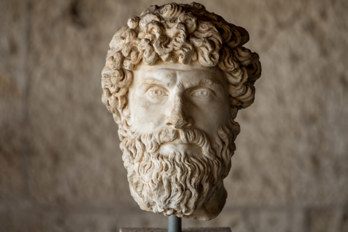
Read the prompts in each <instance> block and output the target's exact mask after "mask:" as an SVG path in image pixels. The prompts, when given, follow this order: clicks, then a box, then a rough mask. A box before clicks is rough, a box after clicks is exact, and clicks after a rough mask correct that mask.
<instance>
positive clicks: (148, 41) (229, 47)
mask: <svg viewBox="0 0 348 232" xmlns="http://www.w3.org/2000/svg"><path fill="white" fill-rule="evenodd" d="M168 5H169V7H168ZM186 7H189V8H190V10H192V9H193V8H194V6H191V5H185V4H167V5H164V7H162V8H156V7H155V8H153V7H152V9H150V10H147V11H145V12H144V13H142V14H141V16H140V17H133V18H131V19H129V20H128V25H127V26H126V27H122V28H121V29H120V30H119V31H117V32H116V33H115V35H114V36H113V39H112V41H111V42H110V49H109V51H108V54H107V58H106V65H105V67H104V69H103V72H102V77H103V78H102V86H103V97H102V100H103V103H104V104H105V105H106V106H107V108H108V110H109V111H110V112H112V113H113V115H114V119H115V121H116V122H117V121H120V120H121V118H122V111H123V110H124V109H125V108H126V106H127V94H128V88H129V87H130V85H131V83H132V79H133V75H134V73H133V70H136V68H137V67H138V66H139V65H141V64H142V63H145V64H148V65H156V64H158V63H162V62H163V63H178V64H184V65H191V64H192V63H195V64H200V65H201V66H203V67H218V68H219V69H220V70H222V71H223V72H224V73H225V76H226V79H227V82H228V92H229V96H230V97H229V98H230V106H231V108H235V109H241V108H245V107H247V106H249V105H250V104H251V103H252V102H253V100H254V92H255V90H254V86H253V84H254V82H255V80H256V79H257V78H259V76H260V74H261V66H260V62H259V58H258V55H257V54H256V53H253V52H251V51H250V50H249V49H247V48H244V47H243V46H242V45H243V44H244V43H246V41H247V40H248V34H247V32H246V31H245V30H244V29H243V28H240V27H237V26H234V25H232V24H229V23H227V22H226V21H224V20H223V19H222V18H221V17H220V18H218V20H216V18H214V17H219V16H216V15H215V14H213V13H210V12H207V11H206V10H205V9H204V8H203V9H202V8H200V9H195V8H194V12H195V13H192V12H188V11H185V8H186ZM164 8H165V9H164ZM197 12H198V13H197ZM168 15H170V17H167V16H168ZM209 17H210V20H211V21H204V20H207V18H209ZM184 19H185V20H186V21H185V20H184ZM214 20H215V21H214ZM174 32H175V33H174Z"/></svg>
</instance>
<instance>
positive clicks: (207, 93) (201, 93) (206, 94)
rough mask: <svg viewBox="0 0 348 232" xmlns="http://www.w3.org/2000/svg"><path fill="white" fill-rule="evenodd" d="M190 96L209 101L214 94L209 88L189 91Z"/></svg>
mask: <svg viewBox="0 0 348 232" xmlns="http://www.w3.org/2000/svg"><path fill="white" fill-rule="evenodd" d="M190 96H191V97H196V98H201V99H210V98H211V97H213V96H214V92H213V91H212V90H211V89H209V88H197V89H194V90H192V91H191V93H190Z"/></svg>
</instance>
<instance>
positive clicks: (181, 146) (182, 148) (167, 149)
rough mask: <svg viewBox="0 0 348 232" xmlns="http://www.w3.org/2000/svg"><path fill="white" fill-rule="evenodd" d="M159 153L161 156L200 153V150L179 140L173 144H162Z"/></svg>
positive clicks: (194, 145)
mask: <svg viewBox="0 0 348 232" xmlns="http://www.w3.org/2000/svg"><path fill="white" fill-rule="evenodd" d="M159 152H160V153H162V154H168V153H171V152H186V153H193V154H194V153H196V154H197V153H200V152H201V149H200V148H199V147H198V146H197V145H196V144H193V143H183V142H181V141H180V140H174V141H173V142H169V143H165V144H162V145H161V147H160V149H159Z"/></svg>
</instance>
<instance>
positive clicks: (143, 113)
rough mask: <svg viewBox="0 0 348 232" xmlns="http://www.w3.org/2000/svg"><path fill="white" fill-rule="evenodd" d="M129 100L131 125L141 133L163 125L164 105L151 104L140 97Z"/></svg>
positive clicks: (150, 131) (149, 131)
mask: <svg viewBox="0 0 348 232" xmlns="http://www.w3.org/2000/svg"><path fill="white" fill-rule="evenodd" d="M133 100H134V101H131V102H130V105H129V107H130V115H131V123H132V125H133V127H134V128H135V129H136V130H137V131H139V132H142V133H153V132H154V131H156V130H159V129H161V127H162V126H163V125H164V120H165V117H164V107H163V106H158V105H151V104H149V103H148V102H147V101H145V100H144V98H142V99H139V98H138V99H133Z"/></svg>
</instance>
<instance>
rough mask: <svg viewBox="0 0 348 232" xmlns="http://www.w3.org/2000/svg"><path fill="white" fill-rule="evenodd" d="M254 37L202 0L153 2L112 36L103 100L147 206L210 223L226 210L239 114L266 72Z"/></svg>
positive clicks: (134, 186)
mask: <svg viewBox="0 0 348 232" xmlns="http://www.w3.org/2000/svg"><path fill="white" fill-rule="evenodd" d="M248 39H249V36H248V33H247V31H246V30H245V29H243V28H241V27H238V26H235V25H233V24H230V23H227V22H226V21H225V20H224V19H223V18H222V17H220V16H218V15H216V14H214V13H210V12H208V11H206V10H205V8H204V6H202V5H200V4H198V3H192V4H175V3H171V4H166V5H163V6H151V7H149V8H148V9H147V10H146V11H144V12H143V13H142V14H141V15H140V16H139V17H133V18H131V19H129V20H128V23H127V26H124V27H122V28H121V29H119V30H118V31H117V32H116V33H115V35H114V36H113V38H112V40H111V42H110V48H109V50H108V53H107V57H106V65H105V67H104V69H103V71H102V88H103V96H102V101H103V103H104V104H105V105H106V107H107V109H108V110H109V111H110V112H111V113H112V114H113V117H114V120H115V122H116V123H117V124H118V126H119V130H118V132H119V137H120V140H121V145H120V147H121V150H122V151H123V156H122V158H123V162H124V166H125V167H126V169H127V172H128V181H129V187H130V191H131V194H132V196H133V198H134V199H135V200H136V202H137V203H138V204H139V206H140V207H141V208H142V209H144V210H148V211H152V212H155V213H163V214H164V215H167V216H169V215H176V216H179V217H192V218H197V219H204V220H209V219H212V218H214V217H216V216H217V215H218V214H219V213H220V211H221V210H222V208H223V206H224V204H225V200H226V196H227V193H226V190H225V188H224V185H223V179H224V178H225V177H226V176H227V175H228V173H229V170H230V167H231V157H232V155H233V153H234V150H235V144H234V140H235V138H236V136H237V134H238V133H239V125H238V123H237V122H235V121H234V119H235V117H236V115H237V112H238V110H240V109H242V108H245V107H247V106H249V105H250V104H251V103H252V102H253V100H254V96H255V89H254V82H255V81H256V79H258V78H259V77H260V74H261V65H260V62H259V57H258V55H257V54H256V53H253V52H251V51H250V50H249V49H247V48H245V47H243V45H244V44H245V43H246V42H247V41H248Z"/></svg>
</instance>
